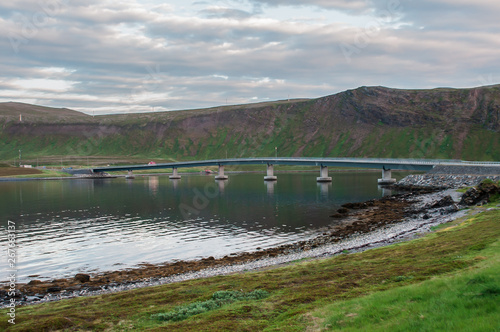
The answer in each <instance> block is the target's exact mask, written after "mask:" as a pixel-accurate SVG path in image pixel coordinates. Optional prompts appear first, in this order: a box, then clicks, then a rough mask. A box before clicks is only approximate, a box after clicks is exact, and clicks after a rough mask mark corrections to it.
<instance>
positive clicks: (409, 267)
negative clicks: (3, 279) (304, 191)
mask: <svg viewBox="0 0 500 332" xmlns="http://www.w3.org/2000/svg"><path fill="white" fill-rule="evenodd" d="M475 209H476V210H477V209H481V208H475ZM447 226H448V227H447V228H445V229H443V230H441V231H439V232H436V233H432V234H430V235H427V236H425V237H424V238H421V239H417V240H414V241H410V242H406V243H400V244H396V245H392V246H388V247H384V248H378V249H373V250H368V251H365V252H362V253H356V254H347V255H345V254H344V255H339V256H336V257H333V258H329V259H323V260H310V261H306V262H299V263H296V264H292V265H289V266H286V267H281V268H275V269H268V270H265V271H260V272H248V273H243V274H235V275H230V276H221V277H214V278H209V279H200V280H193V281H188V282H182V283H176V284H170V285H164V286H159V287H153V288H145V289H139V290H134V291H129V292H122V293H117V294H110V295H102V296H95V297H87V298H78V299H73V300H65V301H59V302H55V303H48V304H43V305H36V306H29V307H19V308H17V311H16V315H17V324H16V325H15V326H10V325H9V324H8V323H7V320H5V319H4V320H2V321H0V330H1V329H7V328H9V330H12V331H50V330H61V331H74V330H92V331H124V330H130V331H132V330H133V331H141V330H148V331H161V330H168V331H275V330H282V331H304V330H306V329H308V328H309V329H312V330H314V329H318V328H334V327H336V326H337V325H335V324H341V326H342V327H345V326H347V327H349V328H352V329H360V330H365V331H369V330H376V329H385V328H386V326H388V327H389V329H392V328H394V329H398V322H401V324H402V325H401V326H404V327H405V328H406V327H412V326H415V329H418V328H420V327H422V329H421V330H424V331H425V330H426V329H427V330H435V329H434V328H437V329H438V330H439V328H441V327H443V326H444V325H439V324H441V323H440V322H439V319H438V317H439V315H444V316H443V317H447V318H450V319H455V320H457V325H456V326H463V325H462V324H465V323H466V322H467V321H468V320H469V319H470V317H472V316H471V315H472V314H471V315H468V314H467V315H466V314H465V313H464V310H465V309H467V308H469V310H473V311H472V312H473V314H474V316H475V317H478V318H477V322H478V324H484V326H486V327H491V326H494V325H491V324H493V323H494V322H495V319H497V318H498V309H496V307H494V308H493V309H492V306H491V303H492V302H491V301H492V300H498V296H497V295H496V292H497V288H495V284H496V285H498V277H497V276H498V272H499V271H498V268H499V267H498V265H499V259H500V258H499V257H500V253H499V244H498V241H499V238H500V211H499V210H491V211H487V212H483V213H480V214H476V215H474V216H473V217H470V218H464V219H462V220H458V221H456V222H454V223H452V224H448V225H447ZM481 278H483V279H481ZM471 280H479V281H478V282H477V283H475V282H474V281H471ZM481 280H485V282H481ZM402 287H406V288H402ZM255 289H264V290H266V291H268V292H269V293H270V296H269V297H267V298H265V299H260V300H252V301H238V302H234V303H232V304H228V305H226V306H223V307H221V308H219V309H217V310H212V311H208V312H204V313H200V314H197V315H194V316H191V317H189V318H187V319H185V320H183V321H180V322H162V321H158V320H154V319H151V316H152V315H155V314H160V313H167V312H170V311H173V310H176V308H178V307H181V306H189V305H190V304H192V303H195V302H203V301H206V300H207V299H209V298H210V297H211V296H212V294H214V293H215V292H218V291H241V292H251V291H253V290H255ZM448 293H449V294H448ZM404 294H409V295H411V296H410V297H406V298H405V296H404ZM434 295H435V296H434ZM367 296H368V297H367ZM376 296H380V297H376ZM460 299H463V301H464V303H465V304H463V306H464V308H465V309H464V308H461V307H457V306H458V304H457V301H459V300H460ZM350 301H353V302H350ZM356 301H359V302H356ZM391 301H394V302H391ZM439 303H442V304H441V305H442V308H439ZM467 303H468V304H467ZM497 303H498V302H497ZM344 304H345V306H344ZM431 305H433V306H434V307H433V306H431ZM468 305H471V306H472V307H468ZM426 306H430V307H429V308H426ZM434 311H436V312H435V313H434ZM455 311H456V312H455ZM350 314H355V315H350ZM0 315H2V316H5V310H2V311H0ZM421 316H423V318H421ZM459 316H464V317H463V321H462V322H460V320H459V319H460V317H459ZM339 317H342V319H340V318H339ZM357 317H362V318H363V321H364V323H362V324H360V325H356V324H357V319H358V318H357ZM339 320H343V321H344V322H342V323H339ZM351 321H352V322H351ZM427 321H428V322H427ZM469 322H470V320H469ZM351 323H352V325H349V324H351ZM424 323H425V324H428V325H421V324H424ZM329 324H330V325H329ZM342 324H344V325H342ZM379 324H382V325H379ZM383 324H388V325H383ZM442 324H444V323H442ZM474 324H475V323H474ZM474 324H473V323H469V326H470V327H471V328H472V329H474V328H475V326H476V325H474ZM488 324H490V325H488ZM360 326H361V327H360ZM477 326H478V327H479V326H483V325H477ZM441 330H442V329H441ZM477 330H481V329H477Z"/></svg>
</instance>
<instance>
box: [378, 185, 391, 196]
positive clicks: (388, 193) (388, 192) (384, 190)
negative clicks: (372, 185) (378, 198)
mask: <svg viewBox="0 0 500 332" xmlns="http://www.w3.org/2000/svg"><path fill="white" fill-rule="evenodd" d="M378 189H379V191H382V196H383V197H386V196H392V192H393V191H392V189H389V188H386V187H383V186H378Z"/></svg>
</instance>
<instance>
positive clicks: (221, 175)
mask: <svg viewBox="0 0 500 332" xmlns="http://www.w3.org/2000/svg"><path fill="white" fill-rule="evenodd" d="M215 179H216V180H227V179H228V176H227V175H224V165H219V175H217V176H216V177H215Z"/></svg>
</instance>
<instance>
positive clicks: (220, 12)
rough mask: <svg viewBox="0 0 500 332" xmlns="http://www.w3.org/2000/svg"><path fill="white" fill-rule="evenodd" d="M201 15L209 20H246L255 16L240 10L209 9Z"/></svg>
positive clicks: (201, 12)
mask: <svg viewBox="0 0 500 332" xmlns="http://www.w3.org/2000/svg"><path fill="white" fill-rule="evenodd" d="M200 14H201V15H203V16H205V17H208V18H229V19H245V18H249V17H251V16H252V15H253V14H251V13H249V12H246V11H244V10H239V9H230V8H208V9H204V10H201V11H200Z"/></svg>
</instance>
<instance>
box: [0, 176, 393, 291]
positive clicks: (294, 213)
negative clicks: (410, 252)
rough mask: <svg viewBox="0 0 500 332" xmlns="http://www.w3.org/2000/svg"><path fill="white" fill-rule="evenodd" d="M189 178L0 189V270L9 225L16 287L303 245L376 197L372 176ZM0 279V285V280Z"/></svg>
mask: <svg viewBox="0 0 500 332" xmlns="http://www.w3.org/2000/svg"><path fill="white" fill-rule="evenodd" d="M330 175H332V176H333V184H332V183H330V184H318V183H316V176H317V174H316V173H289V174H281V173H280V174H278V181H277V182H271V183H265V182H264V180H263V175H262V174H230V175H229V180H228V181H220V182H216V181H215V180H214V178H213V176H206V175H189V176H183V177H182V179H181V180H170V179H168V177H166V176H154V177H144V178H142V177H138V178H136V179H133V180H126V179H123V178H119V179H105V180H84V179H82V180H66V181H28V182H3V183H2V182H0V211H1V217H2V218H1V223H0V233H1V234H0V243H1V246H2V257H1V259H0V270H1V271H6V270H7V253H6V248H7V231H6V229H7V221H9V220H10V221H12V222H14V223H15V224H16V229H17V238H18V241H17V244H18V246H19V248H18V253H17V258H18V261H19V262H18V265H17V268H18V269H19V277H20V279H21V281H27V280H29V278H28V276H30V275H39V276H40V277H37V279H44V278H53V277H68V276H73V275H74V274H75V273H77V272H96V271H106V270H117V269H123V268H129V267H134V266H137V265H138V264H140V263H146V262H147V263H161V262H166V261H173V260H188V259H195V258H200V257H208V256H215V257H221V256H224V255H228V254H231V253H236V252H242V251H249V250H250V251H252V250H255V249H256V248H257V247H260V248H266V247H273V246H276V245H280V244H283V243H290V242H295V241H297V240H303V239H306V238H310V237H312V236H314V235H315V234H316V232H317V231H318V229H319V228H321V227H323V226H326V225H329V224H330V223H332V222H333V220H332V219H331V218H329V215H331V214H332V212H333V211H335V209H336V208H338V207H339V206H340V205H342V204H344V203H346V202H356V201H365V200H368V199H372V198H376V197H381V196H382V195H383V192H382V189H380V188H378V186H377V184H376V183H377V181H376V180H377V178H379V177H380V174H379V173H378V172H376V173H371V172H370V173H368V172H365V173H331V174H330ZM6 276H7V275H6V274H4V276H2V277H0V280H6Z"/></svg>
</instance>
